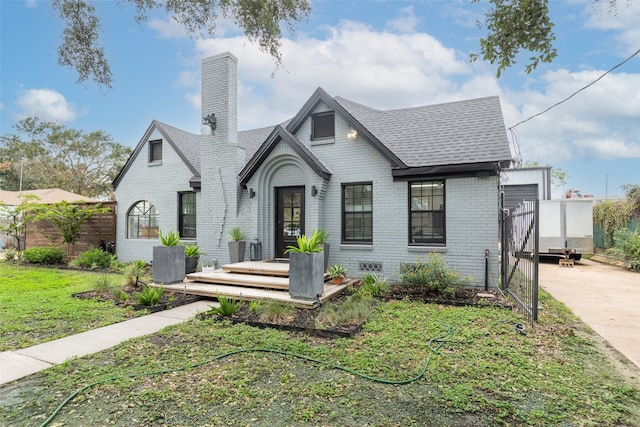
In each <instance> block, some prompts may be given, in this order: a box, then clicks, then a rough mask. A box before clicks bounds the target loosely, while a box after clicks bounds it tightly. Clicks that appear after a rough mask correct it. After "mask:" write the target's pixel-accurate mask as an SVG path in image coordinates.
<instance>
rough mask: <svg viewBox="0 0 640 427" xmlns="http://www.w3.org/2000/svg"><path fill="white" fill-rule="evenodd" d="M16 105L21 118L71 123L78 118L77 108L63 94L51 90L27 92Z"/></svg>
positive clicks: (21, 95)
mask: <svg viewBox="0 0 640 427" xmlns="http://www.w3.org/2000/svg"><path fill="white" fill-rule="evenodd" d="M16 104H17V106H18V108H19V113H18V115H19V116H20V118H25V117H31V116H36V117H38V118H39V119H41V120H53V121H58V122H71V121H73V120H75V119H76V117H78V112H77V109H76V107H75V106H74V105H73V104H72V103H70V102H68V101H67V100H66V99H65V97H64V96H63V95H62V94H61V93H59V92H57V91H55V90H51V89H28V90H25V91H24V92H23V93H22V94H20V96H19V97H18V99H17V100H16Z"/></svg>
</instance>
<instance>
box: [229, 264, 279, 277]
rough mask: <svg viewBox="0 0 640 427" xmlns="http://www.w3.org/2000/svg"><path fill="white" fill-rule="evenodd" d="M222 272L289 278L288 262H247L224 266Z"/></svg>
mask: <svg viewBox="0 0 640 427" xmlns="http://www.w3.org/2000/svg"><path fill="white" fill-rule="evenodd" d="M222 270H223V271H226V272H229V273H241V274H258V275H265V276H279V277H289V263H288V262H277V261H276V262H271V261H245V262H237V263H235V264H225V265H223V266H222Z"/></svg>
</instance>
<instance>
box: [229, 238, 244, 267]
mask: <svg viewBox="0 0 640 427" xmlns="http://www.w3.org/2000/svg"><path fill="white" fill-rule="evenodd" d="M246 249H247V242H243V241H240V242H229V261H230V262H231V264H235V263H236V262H243V261H244V252H245V250H246Z"/></svg>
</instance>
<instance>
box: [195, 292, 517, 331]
mask: <svg viewBox="0 0 640 427" xmlns="http://www.w3.org/2000/svg"><path fill="white" fill-rule="evenodd" d="M483 294H484V295H485V296H484V297H483V296H482V295H483ZM348 295H349V292H347V291H345V293H343V294H342V295H340V296H339V297H337V298H336V299H333V300H332V301H331V302H330V304H340V302H341V301H342V300H344V299H346V297H347V296H348ZM487 295H492V296H493V297H487ZM402 299H411V300H414V301H422V302H426V303H435V304H443V305H453V306H478V307H500V308H505V309H511V308H512V305H511V303H510V302H509V301H508V300H506V299H505V298H503V297H502V295H500V293H498V292H496V291H484V290H481V289H459V290H458V291H457V292H456V293H455V295H454V296H453V297H452V298H450V299H445V298H443V297H442V296H440V295H439V294H436V293H432V292H428V291H427V290H426V289H425V288H423V287H416V286H411V285H402V284H399V285H393V286H392V287H391V291H390V292H389V293H388V294H387V295H385V297H384V298H381V300H382V301H393V300H402ZM319 313H320V310H318V309H313V310H311V309H305V308H296V309H294V314H293V318H292V319H290V320H289V321H286V322H278V323H274V322H264V321H262V320H260V316H259V314H257V313H252V312H251V311H250V310H249V305H248V304H246V303H245V304H244V305H243V306H242V307H241V308H240V310H238V311H237V312H236V313H235V314H234V315H233V316H229V317H221V316H217V315H215V314H212V313H201V314H200V316H201V318H206V317H209V316H217V317H219V318H220V319H221V320H223V319H224V320H230V321H231V322H233V323H246V324H248V325H251V326H256V327H259V328H275V329H280V330H286V331H294V332H304V333H307V334H308V335H313V336H320V337H327V338H334V337H343V338H352V337H353V336H354V335H356V334H357V333H358V332H360V331H361V330H362V325H363V324H364V322H361V323H358V324H354V325H335V326H333V327H331V328H326V329H321V328H318V327H317V326H316V317H317V316H318V314H319Z"/></svg>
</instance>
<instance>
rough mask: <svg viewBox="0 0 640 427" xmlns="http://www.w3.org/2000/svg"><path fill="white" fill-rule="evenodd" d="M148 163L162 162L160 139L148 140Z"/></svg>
mask: <svg viewBox="0 0 640 427" xmlns="http://www.w3.org/2000/svg"><path fill="white" fill-rule="evenodd" d="M149 163H162V140H161V139H160V140H157V141H149Z"/></svg>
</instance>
